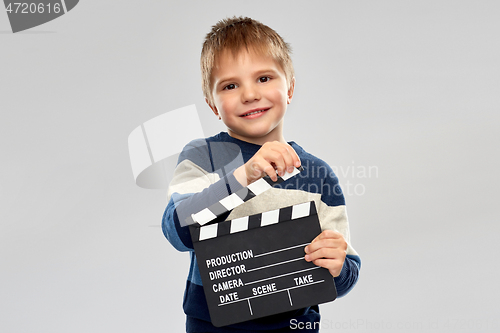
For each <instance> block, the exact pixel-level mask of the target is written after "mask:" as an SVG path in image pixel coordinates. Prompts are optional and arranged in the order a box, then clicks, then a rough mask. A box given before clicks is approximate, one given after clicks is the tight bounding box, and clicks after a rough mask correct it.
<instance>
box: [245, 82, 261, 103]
mask: <svg viewBox="0 0 500 333" xmlns="http://www.w3.org/2000/svg"><path fill="white" fill-rule="evenodd" d="M241 98H242V102H243V103H247V102H252V101H255V100H259V99H260V92H259V89H258V88H257V87H255V86H251V85H249V86H246V87H244V88H243V92H242V94H241Z"/></svg>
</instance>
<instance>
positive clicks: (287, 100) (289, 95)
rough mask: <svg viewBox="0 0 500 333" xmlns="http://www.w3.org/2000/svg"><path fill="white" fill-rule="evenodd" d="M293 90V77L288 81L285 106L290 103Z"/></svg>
mask: <svg viewBox="0 0 500 333" xmlns="http://www.w3.org/2000/svg"><path fill="white" fill-rule="evenodd" d="M294 89H295V77H292V79H291V80H290V88H289V89H288V96H287V97H288V98H287V99H286V103H287V104H290V102H291V101H292V97H293V90H294Z"/></svg>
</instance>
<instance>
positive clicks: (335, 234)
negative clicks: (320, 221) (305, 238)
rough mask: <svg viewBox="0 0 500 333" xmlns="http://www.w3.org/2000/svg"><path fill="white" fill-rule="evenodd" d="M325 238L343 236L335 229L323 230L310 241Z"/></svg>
mask: <svg viewBox="0 0 500 333" xmlns="http://www.w3.org/2000/svg"><path fill="white" fill-rule="evenodd" d="M327 238H344V235H342V234H341V233H340V232H338V231H336V230H323V231H322V232H321V233H320V234H319V235H318V236H316V238H314V239H313V241H312V242H311V243H314V242H316V241H319V240H321V239H327Z"/></svg>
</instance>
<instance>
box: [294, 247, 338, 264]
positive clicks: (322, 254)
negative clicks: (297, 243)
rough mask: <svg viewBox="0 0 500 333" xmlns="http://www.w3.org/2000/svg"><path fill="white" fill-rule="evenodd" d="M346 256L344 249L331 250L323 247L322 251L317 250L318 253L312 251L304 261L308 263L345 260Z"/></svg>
mask: <svg viewBox="0 0 500 333" xmlns="http://www.w3.org/2000/svg"><path fill="white" fill-rule="evenodd" d="M345 256H346V251H345V250H344V249H343V248H339V247H336V248H329V247H323V248H320V249H317V250H316V251H312V252H309V253H307V254H306V255H305V256H304V259H305V260H306V261H314V260H316V259H322V258H325V259H344V258H345Z"/></svg>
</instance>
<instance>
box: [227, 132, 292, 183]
mask: <svg viewBox="0 0 500 333" xmlns="http://www.w3.org/2000/svg"><path fill="white" fill-rule="evenodd" d="M298 167H300V158H299V156H298V155H297V153H296V152H295V150H294V149H293V148H292V147H291V146H290V145H288V144H286V143H282V142H278V141H272V142H266V143H264V144H263V145H262V147H261V148H260V149H259V150H258V151H257V153H255V155H254V156H253V157H252V158H251V159H249V160H248V162H247V163H245V164H244V165H242V166H240V167H239V168H237V169H236V170H235V171H234V177H235V178H236V180H237V181H238V182H239V183H240V184H241V185H243V186H247V185H250V184H251V183H253V182H254V181H256V180H258V179H260V178H262V177H264V176H265V175H266V174H267V175H269V177H271V179H272V180H273V181H277V180H278V176H277V175H276V172H278V175H279V176H280V177H281V176H283V175H284V174H285V171H288V172H292V171H293V168H298Z"/></svg>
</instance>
